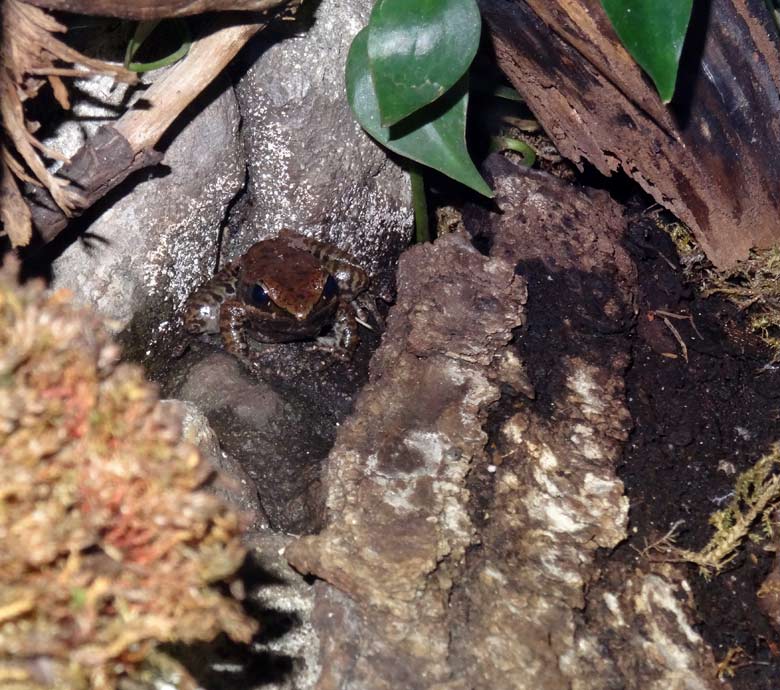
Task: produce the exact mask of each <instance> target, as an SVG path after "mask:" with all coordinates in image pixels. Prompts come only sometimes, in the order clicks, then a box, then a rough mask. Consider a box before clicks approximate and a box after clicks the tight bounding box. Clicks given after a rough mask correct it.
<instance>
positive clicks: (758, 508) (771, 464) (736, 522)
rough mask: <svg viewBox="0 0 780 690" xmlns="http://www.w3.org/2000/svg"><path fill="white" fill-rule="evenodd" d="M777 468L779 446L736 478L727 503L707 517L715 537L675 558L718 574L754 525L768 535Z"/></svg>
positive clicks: (778, 486)
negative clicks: (732, 491) (757, 525)
mask: <svg viewBox="0 0 780 690" xmlns="http://www.w3.org/2000/svg"><path fill="white" fill-rule="evenodd" d="M778 465H780V444H777V445H775V446H774V447H773V448H772V450H771V451H770V452H769V453H768V454H767V455H765V456H763V457H762V458H761V459H760V460H759V461H758V462H757V463H756V464H755V465H753V467H751V468H750V469H749V470H746V471H745V472H743V473H742V474H740V475H739V477H738V478H737V482H736V484H735V486H734V496H733V497H732V499H731V501H730V502H729V504H728V505H727V506H726V507H725V508H724V509H723V510H719V511H718V512H716V513H713V515H711V516H710V523H711V524H712V525H713V526H714V527H715V534H714V535H713V537H712V539H710V541H709V542H708V543H707V545H706V546H705V547H704V548H703V549H701V550H700V551H686V550H682V549H673V550H672V553H673V555H674V557H675V559H680V560H684V561H689V562H691V563H696V564H697V565H698V566H699V567H700V568H701V569H702V571H703V572H704V574H706V575H709V574H710V573H712V572H715V573H718V572H720V571H721V570H722V569H723V568H724V567H725V566H726V565H727V564H728V563H730V562H731V561H732V560H733V559H734V558H735V557H736V555H737V549H738V548H739V545H740V544H741V543H742V541H743V540H744V539H745V537H752V536H753V535H751V534H750V530H751V529H752V528H753V525H754V524H755V523H756V522H759V521H761V522H762V523H763V528H764V531H765V532H766V533H767V535H768V536H771V534H772V530H771V525H770V522H769V515H770V513H771V511H772V510H773V509H774V508H775V507H777V505H778V503H779V502H780V475H779V474H777V466H778Z"/></svg>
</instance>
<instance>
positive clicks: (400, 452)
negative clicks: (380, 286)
mask: <svg viewBox="0 0 780 690" xmlns="http://www.w3.org/2000/svg"><path fill="white" fill-rule="evenodd" d="M489 172H490V173H491V175H492V181H493V184H494V187H495V189H496V191H497V194H498V196H497V202H498V205H499V207H500V208H501V213H500V214H495V213H490V212H488V211H485V210H483V209H480V210H478V211H475V212H474V213H473V214H472V217H471V218H467V227H469V228H470V229H473V230H474V234H481V235H482V239H483V240H484V242H483V243H482V244H481V245H480V246H483V247H484V246H487V247H489V256H485V255H483V254H481V253H479V252H478V251H477V250H476V249H474V247H473V246H472V245H471V244H470V242H469V241H468V239H467V238H466V237H465V236H463V235H458V234H455V235H449V236H446V237H444V238H442V239H440V240H438V241H437V242H436V243H435V244H434V245H432V246H431V245H427V246H418V247H415V248H413V249H412V250H410V251H409V252H407V253H406V254H405V255H404V256H403V257H402V258H401V262H400V265H399V292H398V301H397V304H396V306H395V307H394V308H393V310H392V312H391V315H390V318H389V322H388V330H387V332H386V333H385V335H384V337H383V341H382V345H381V347H380V348H379V350H378V351H377V353H376V355H375V356H374V359H373V360H372V363H371V373H370V380H369V383H368V385H367V386H366V387H365V388H364V390H363V391H362V393H361V395H360V397H359V399H358V401H357V404H356V407H355V412H354V413H353V415H352V417H351V418H350V419H349V420H348V421H347V423H346V424H345V425H344V426H343V427H342V428H341V430H340V433H339V435H338V438H337V442H336V445H335V446H334V448H333V450H332V452H331V454H330V457H329V460H328V466H327V471H326V473H325V477H324V483H325V486H326V491H327V513H328V516H327V526H326V528H325V530H324V531H323V532H322V533H320V534H319V535H316V536H310V537H304V538H302V539H300V540H298V541H297V542H295V543H293V544H292V545H291V546H290V547H289V548H288V550H287V556H288V559H289V560H290V562H291V563H292V564H293V566H294V567H296V568H297V569H299V570H301V571H302V572H306V573H311V574H313V575H315V576H317V577H318V578H321V580H322V581H321V582H318V584H317V585H316V603H315V608H314V613H313V624H314V626H315V628H316V629H317V632H318V635H319V639H320V640H321V641H322V642H321V650H320V654H321V662H322V669H323V670H322V673H321V676H320V678H319V681H318V685H317V687H318V688H319V689H320V690H325V689H327V690H335V689H336V688H345V689H346V688H361V690H374V689H380V688H381V689H385V688H387V689H388V690H389V689H390V688H400V687H403V688H407V689H409V690H415V689H418V688H419V689H422V688H441V689H444V688H447V689H448V690H456V689H457V690H461V689H462V690H466V689H468V688H528V689H531V688H533V689H534V690H560V688H568V687H577V688H578V689H579V690H586V689H588V690H589V689H592V690H597V689H598V690H603V689H604V688H613V687H614V688H618V687H620V688H636V689H637V690H639V688H643V689H647V688H651V689H652V690H661V689H663V690H669V689H671V688H683V687H685V688H702V689H704V688H715V687H721V686H720V685H719V684H716V680H715V678H714V664H713V663H712V659H711V655H710V653H709V650H708V649H707V648H706V646H705V645H704V644H703V642H702V641H701V638H699V636H698V635H696V633H695V632H693V631H692V629H691V627H690V622H689V621H690V620H691V618H692V615H691V611H690V609H689V607H688V606H686V605H685V604H684V603H680V602H679V601H678V598H677V594H678V593H679V590H680V588H681V586H682V585H680V584H679V582H678V580H679V577H678V576H677V575H676V573H674V571H668V572H657V573H649V572H644V571H641V570H637V571H636V572H633V571H631V572H628V573H626V572H625V567H622V569H620V570H619V572H618V575H619V576H620V577H617V578H616V582H615V584H614V586H611V587H610V588H609V589H608V590H606V591H604V590H599V589H598V588H597V587H596V586H595V582H596V581H597V579H598V576H599V573H600V570H599V568H597V566H596V564H595V563H594V556H595V552H596V550H597V549H598V548H610V547H613V546H615V545H616V544H617V543H618V542H619V541H620V540H622V539H623V538H624V537H625V534H626V524H627V508H628V505H627V500H626V498H625V497H624V496H623V486H622V483H621V482H620V481H619V479H618V478H617V477H616V475H615V465H616V464H617V462H618V460H619V458H620V453H621V448H622V444H623V443H624V442H625V440H626V438H627V434H628V429H629V427H630V418H629V415H628V411H627V408H626V404H625V393H624V384H623V373H624V369H625V367H626V365H627V362H628V357H629V342H628V335H627V330H628V329H629V328H630V326H631V324H632V323H633V319H634V307H633V304H634V290H635V281H636V273H635V271H634V267H633V264H632V262H631V260H630V258H629V256H628V255H627V253H626V252H625V251H624V250H623V249H622V248H621V247H620V245H619V241H620V237H621V234H622V231H623V221H622V218H621V214H620V210H619V207H617V205H616V204H615V203H614V202H612V201H611V200H610V199H609V197H608V196H607V195H606V194H594V195H592V196H591V195H587V194H585V193H582V192H579V191H575V190H574V189H573V188H571V187H568V186H566V185H564V184H563V183H561V182H560V181H558V180H555V179H554V178H550V177H548V176H546V175H543V174H539V173H536V174H534V173H530V174H527V175H526V176H524V177H520V176H519V173H517V172H516V170H515V169H514V168H513V166H511V165H509V164H508V163H506V162H505V161H504V160H503V159H501V158H494V159H492V161H491V163H490V168H489ZM525 277H528V280H529V281H530V282H529V283H528V288H526V280H525ZM535 299H542V300H544V302H543V303H542V304H541V305H537V306H536V307H534V308H535V309H538V310H539V311H538V312H534V309H530V310H529V309H528V307H529V306H530V305H532V303H533V301H534V300H535ZM526 301H527V304H526ZM524 305H526V306H524ZM533 313H539V314H542V315H544V314H549V315H551V317H550V318H551V319H552V320H549V321H544V323H543V324H541V326H542V328H541V329H540V328H534V326H533V324H531V323H530V322H529V323H528V324H524V321H525V319H526V314H529V315H530V314H533ZM539 318H540V319H542V318H543V317H541V316H540V317H539ZM544 318H547V317H544ZM556 319H558V320H557V321H556ZM518 328H519V330H516V329H518ZM513 333H516V336H517V343H518V344H517V345H512V344H510V340H511V339H512V336H513ZM532 334H535V335H532ZM548 341H549V343H550V347H549V348H547V347H545V343H546V342H548ZM524 360H525V361H526V363H525V365H524V364H523V361H524ZM526 368H527V370H528V376H526V373H525V369H526ZM529 377H530V379H536V380H535V381H534V384H535V387H536V391H537V395H536V396H534V393H533V387H532V386H531V384H530V382H529ZM508 391H515V392H514V393H512V394H511V395H510V397H509V398H504V400H503V401H502V402H501V405H504V406H506V407H505V409H508V410H510V411H511V412H509V413H508V414H505V413H501V414H503V415H504V416H503V417H498V418H497V417H495V416H493V417H492V418H491V419H492V421H491V422H490V425H491V428H496V427H497V428H498V431H497V432H496V433H494V437H493V438H491V442H492V444H491V447H492V448H494V450H492V451H489V450H488V449H487V448H486V442H487V441H488V437H487V434H486V432H485V427H486V426H487V424H488V420H489V417H490V415H491V410H494V409H495V408H494V406H495V404H496V403H497V402H498V401H499V400H500V399H501V395H502V392H503V393H504V394H505V395H507V394H508ZM523 396H525V397H523ZM534 397H535V399H533V398H534ZM509 400H511V401H512V404H511V405H508V401H509ZM495 414H498V413H497V412H493V415H495ZM589 589H592V591H597V592H598V596H599V597H600V598H599V600H598V601H597V602H592V601H591V600H590V598H589V597H588V595H587V594H586V593H587V592H588V591H589ZM586 604H587V605H588V607H589V608H590V607H591V606H593V607H599V610H603V615H600V616H597V617H593V616H590V615H589V616H588V617H585V616H584V615H583V609H584V608H585V606H586Z"/></svg>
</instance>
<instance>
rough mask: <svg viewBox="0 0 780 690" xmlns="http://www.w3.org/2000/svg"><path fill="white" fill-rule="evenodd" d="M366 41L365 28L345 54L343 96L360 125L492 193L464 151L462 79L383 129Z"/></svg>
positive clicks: (391, 145) (465, 101) (401, 150)
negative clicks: (345, 65)
mask: <svg viewBox="0 0 780 690" xmlns="http://www.w3.org/2000/svg"><path fill="white" fill-rule="evenodd" d="M367 42H368V29H363V30H362V31H361V32H360V33H359V34H358V35H357V36H355V40H354V41H352V46H351V47H350V49H349V56H348V57H347V100H348V101H349V105H350V107H351V108H352V112H353V113H354V114H355V117H356V118H357V121H358V122H359V123H360V125H361V126H362V127H363V129H365V130H366V132H368V133H369V134H370V135H371V136H372V137H374V139H376V140H377V141H378V142H379V143H380V144H383V145H384V146H386V147H387V148H389V149H390V150H391V151H395V152H396V153H399V154H401V155H402V156H405V157H406V158H410V159H411V160H413V161H417V162H418V163H422V164H423V165H427V166H428V167H430V168H434V169H435V170H438V171H439V172H442V173H444V174H445V175H448V176H449V177H451V178H452V179H453V180H457V181H458V182H462V183H463V184H465V185H467V186H468V187H471V188H472V189H474V190H476V191H477V192H479V193H480V194H484V195H485V196H488V197H492V196H493V192H492V191H491V190H490V187H488V186H487V184H486V182H485V181H484V180H483V179H482V177H481V176H480V174H479V172H478V171H477V169H476V168H475V167H474V163H473V162H472V161H471V156H469V152H468V150H467V149H466V108H467V107H468V83H467V81H466V78H462V79H461V80H460V81H459V82H458V83H457V84H455V86H454V87H453V88H452V89H450V90H449V91H448V92H447V93H446V94H445V95H444V96H442V97H441V98H439V99H437V100H436V101H435V102H434V103H432V104H431V105H429V106H427V107H426V108H424V109H422V110H419V111H417V112H416V113H414V114H413V115H411V116H409V117H408V118H406V119H405V120H404V121H403V122H400V123H398V124H397V125H394V126H393V127H383V126H382V124H381V122H380V117H379V104H378V102H377V98H376V92H375V90H374V83H373V81H372V79H371V73H370V71H369V67H368V46H367Z"/></svg>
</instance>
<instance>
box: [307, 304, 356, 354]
mask: <svg viewBox="0 0 780 690" xmlns="http://www.w3.org/2000/svg"><path fill="white" fill-rule="evenodd" d="M359 342H360V339H359V337H358V329H357V320H356V319H355V310H354V308H353V306H352V304H351V303H349V302H339V307H338V310H337V311H336V316H335V318H334V319H333V326H332V327H331V333H330V335H327V336H320V337H319V338H317V343H316V348H317V349H318V350H323V351H325V352H329V353H331V354H332V355H333V356H334V357H336V358H337V359H340V360H342V361H345V362H346V361H349V360H350V359H352V355H353V354H355V350H356V349H357V346H358V343H359Z"/></svg>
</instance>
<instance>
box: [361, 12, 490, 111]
mask: <svg viewBox="0 0 780 690" xmlns="http://www.w3.org/2000/svg"><path fill="white" fill-rule="evenodd" d="M480 28H481V24H480V16H479V8H478V7H477V3H476V0H377V3H376V5H374V9H373V11H372V12H371V19H370V20H369V22H368V61H369V65H370V67H371V75H372V77H373V79H374V86H375V87H376V94H377V99H378V101H379V111H380V112H381V114H382V125H383V126H389V125H393V124H395V123H396V122H399V121H401V120H403V119H404V118H405V117H407V116H409V115H411V114H412V113H413V112H415V111H417V110H419V109H420V108H422V107H424V106H426V105H428V104H429V103H432V102H433V101H435V100H436V99H437V98H439V97H441V96H442V95H444V94H445V93H446V92H447V91H448V90H449V89H450V88H451V87H452V86H453V85H454V84H455V82H457V81H458V79H460V78H461V77H462V76H463V75H464V74H465V73H466V70H468V68H469V65H470V64H471V61H472V60H473V59H474V56H475V55H476V53H477V48H478V47H479V35H480Z"/></svg>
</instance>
